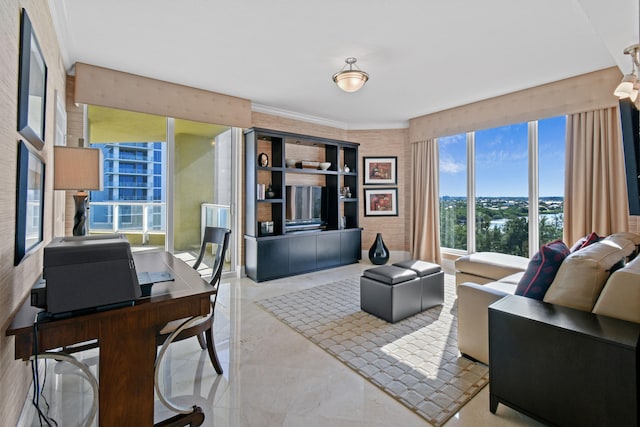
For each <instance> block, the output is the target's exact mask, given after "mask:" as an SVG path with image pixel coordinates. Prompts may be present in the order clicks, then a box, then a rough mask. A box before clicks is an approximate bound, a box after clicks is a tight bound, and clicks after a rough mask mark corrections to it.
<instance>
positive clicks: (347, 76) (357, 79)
mask: <svg viewBox="0 0 640 427" xmlns="http://www.w3.org/2000/svg"><path fill="white" fill-rule="evenodd" d="M367 80H369V75H368V74H367V73H365V72H364V71H360V70H345V71H340V72H339V73H335V74H334V75H333V81H334V82H335V83H336V84H337V85H338V87H339V88H340V89H342V90H343V91H345V92H356V91H358V90H360V89H361V88H362V86H364V84H365V83H366V82H367Z"/></svg>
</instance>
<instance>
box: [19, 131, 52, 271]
mask: <svg viewBox="0 0 640 427" xmlns="http://www.w3.org/2000/svg"><path fill="white" fill-rule="evenodd" d="M44 166H45V165H44V162H43V161H42V158H41V157H40V156H39V155H37V154H36V153H35V152H34V151H32V149H31V148H29V146H28V145H27V144H26V143H25V142H24V141H20V142H19V144H18V176H17V181H16V236H15V237H16V243H15V257H14V265H18V264H19V263H20V261H22V259H23V258H24V257H25V256H27V255H28V254H29V253H31V252H32V251H33V250H35V248H36V247H37V246H38V245H39V244H40V243H41V242H42V240H43V237H42V236H43V232H42V230H43V219H44V218H43V217H44Z"/></svg>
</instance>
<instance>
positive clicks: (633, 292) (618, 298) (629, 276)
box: [593, 258, 640, 323]
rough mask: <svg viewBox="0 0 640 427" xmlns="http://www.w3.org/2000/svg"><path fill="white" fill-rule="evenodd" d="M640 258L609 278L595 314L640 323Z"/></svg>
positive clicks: (594, 308) (597, 303)
mask: <svg viewBox="0 0 640 427" xmlns="http://www.w3.org/2000/svg"><path fill="white" fill-rule="evenodd" d="M639 302H640V258H636V259H635V260H633V261H632V262H630V263H628V264H627V265H625V266H624V268H621V269H620V270H617V271H616V272H615V273H613V274H612V275H611V277H609V280H607V283H606V284H605V285H604V289H602V292H601V293H600V296H599V297H598V301H597V302H596V305H595V306H594V307H593V312H594V313H596V314H603V315H605V316H609V317H615V318H618V319H622V320H628V321H630V322H635V323H640V310H639V309H638V303H639Z"/></svg>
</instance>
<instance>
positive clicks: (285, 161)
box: [284, 159, 298, 168]
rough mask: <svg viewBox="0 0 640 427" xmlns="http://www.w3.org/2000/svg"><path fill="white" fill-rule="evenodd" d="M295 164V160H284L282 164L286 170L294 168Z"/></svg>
mask: <svg viewBox="0 0 640 427" xmlns="http://www.w3.org/2000/svg"><path fill="white" fill-rule="evenodd" d="M296 163H298V161H297V160H296V159H284V164H285V165H287V167H288V168H295V167H296Z"/></svg>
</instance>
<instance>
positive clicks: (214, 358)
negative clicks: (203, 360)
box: [204, 326, 222, 375]
mask: <svg viewBox="0 0 640 427" xmlns="http://www.w3.org/2000/svg"><path fill="white" fill-rule="evenodd" d="M204 334H205V336H206V337H207V350H209V359H211V364H212V365H213V369H215V370H216V372H217V373H218V375H222V366H221V365H220V360H219V359H218V353H216V344H215V342H214V341H213V326H212V327H211V328H209V329H207V330H206V331H204Z"/></svg>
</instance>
